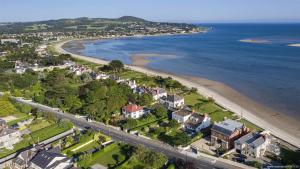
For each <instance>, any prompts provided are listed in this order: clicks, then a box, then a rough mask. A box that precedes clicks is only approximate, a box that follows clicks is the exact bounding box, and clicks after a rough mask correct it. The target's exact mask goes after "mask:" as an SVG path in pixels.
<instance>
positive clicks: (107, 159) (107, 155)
mask: <svg viewBox="0 0 300 169" xmlns="http://www.w3.org/2000/svg"><path fill="white" fill-rule="evenodd" d="M125 159H126V158H125V155H124V154H123V152H122V145H120V144H117V143H113V144H111V145H109V146H107V147H105V148H104V149H102V150H100V151H98V152H96V153H94V154H92V155H91V157H90V158H88V159H84V160H80V161H79V162H78V164H79V165H80V166H81V167H82V168H88V167H89V166H92V165H94V164H97V163H98V164H101V165H104V166H107V167H112V166H116V165H118V164H120V163H122V162H123V161H124V160H125Z"/></svg>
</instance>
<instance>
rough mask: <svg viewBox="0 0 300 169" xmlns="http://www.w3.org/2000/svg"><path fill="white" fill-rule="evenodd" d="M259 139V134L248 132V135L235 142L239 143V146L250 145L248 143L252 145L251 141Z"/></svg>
mask: <svg viewBox="0 0 300 169" xmlns="http://www.w3.org/2000/svg"><path fill="white" fill-rule="evenodd" d="M259 137H261V135H260V134H259V133H257V132H250V133H248V134H246V135H244V136H243V137H241V138H239V139H238V140H236V141H235V142H236V143H239V144H244V143H247V144H250V143H252V142H253V141H255V140H256V139H257V138H259Z"/></svg>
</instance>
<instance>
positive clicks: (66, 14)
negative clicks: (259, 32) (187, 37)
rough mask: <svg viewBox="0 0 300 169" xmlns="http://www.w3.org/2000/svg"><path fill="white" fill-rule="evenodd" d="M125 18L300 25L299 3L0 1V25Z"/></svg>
mask: <svg viewBox="0 0 300 169" xmlns="http://www.w3.org/2000/svg"><path fill="white" fill-rule="evenodd" d="M124 15H130V16H136V17H141V18H144V19H147V20H151V21H168V22H191V23H205V22H208V23H214V22H225V23H226V22H229V23H234V22H262V23H264V22H300V0H0V22H15V21H21V22H25V21H39V20H49V19H61V18H77V17H93V18H97V17H102V18H117V17H120V16H124Z"/></svg>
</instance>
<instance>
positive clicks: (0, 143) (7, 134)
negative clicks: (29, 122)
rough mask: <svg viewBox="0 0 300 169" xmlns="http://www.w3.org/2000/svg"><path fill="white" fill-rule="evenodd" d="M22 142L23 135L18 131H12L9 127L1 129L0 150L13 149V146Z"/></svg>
mask: <svg viewBox="0 0 300 169" xmlns="http://www.w3.org/2000/svg"><path fill="white" fill-rule="evenodd" d="M21 140H22V137H21V133H20V132H19V131H18V130H15V129H11V128H9V127H8V126H1V127H0V148H6V149H9V150H11V149H13V148H14V147H13V145H14V144H16V143H18V142H20V141H21Z"/></svg>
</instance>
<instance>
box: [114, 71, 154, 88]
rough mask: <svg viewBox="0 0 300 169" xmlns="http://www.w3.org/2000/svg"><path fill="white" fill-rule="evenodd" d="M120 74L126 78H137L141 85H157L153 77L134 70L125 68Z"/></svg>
mask: <svg viewBox="0 0 300 169" xmlns="http://www.w3.org/2000/svg"><path fill="white" fill-rule="evenodd" d="M119 76H120V77H121V78H124V79H135V80H136V82H137V84H139V85H145V86H156V84H155V82H154V78H153V77H151V76H147V75H146V74H143V73H140V72H136V71H133V70H124V71H122V72H120V73H119Z"/></svg>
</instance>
